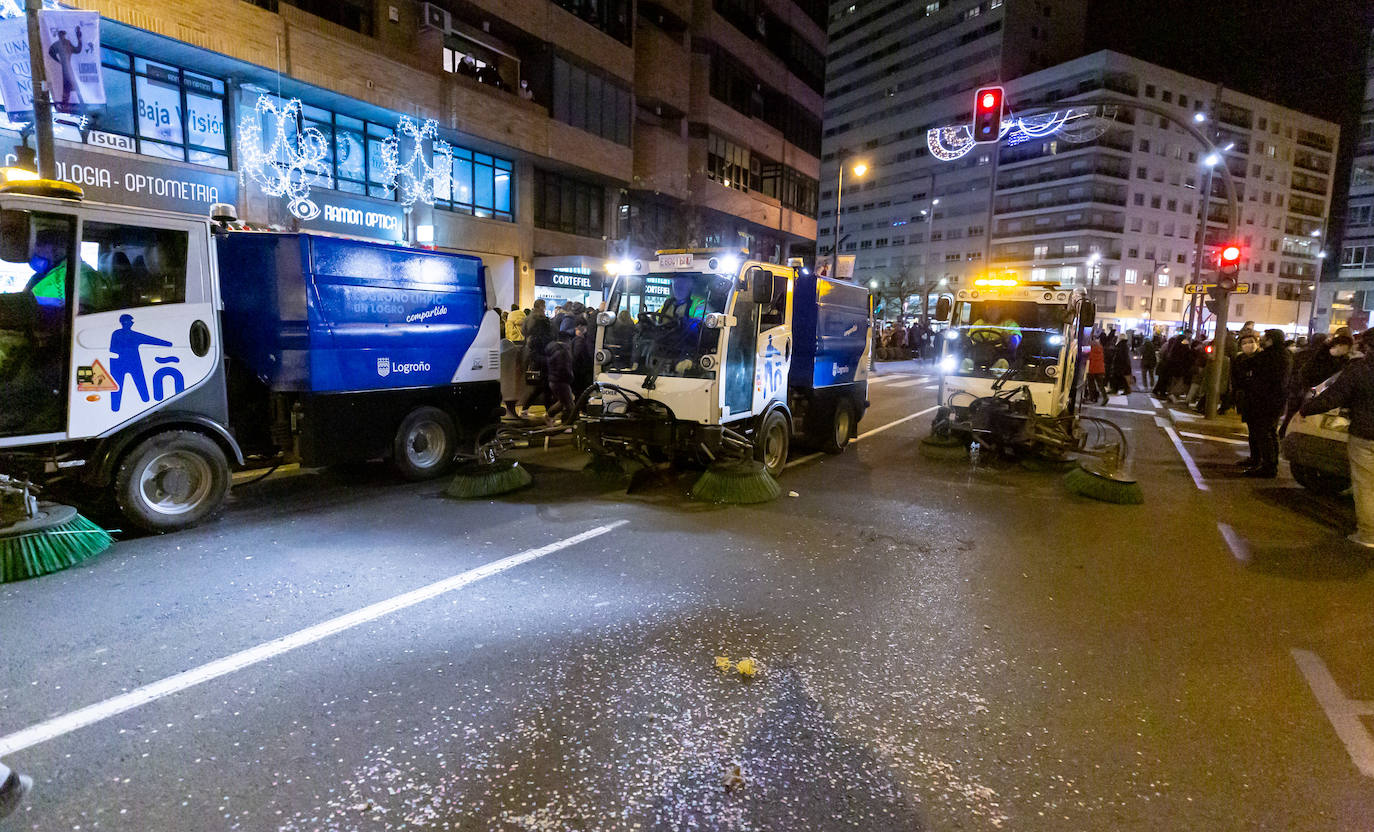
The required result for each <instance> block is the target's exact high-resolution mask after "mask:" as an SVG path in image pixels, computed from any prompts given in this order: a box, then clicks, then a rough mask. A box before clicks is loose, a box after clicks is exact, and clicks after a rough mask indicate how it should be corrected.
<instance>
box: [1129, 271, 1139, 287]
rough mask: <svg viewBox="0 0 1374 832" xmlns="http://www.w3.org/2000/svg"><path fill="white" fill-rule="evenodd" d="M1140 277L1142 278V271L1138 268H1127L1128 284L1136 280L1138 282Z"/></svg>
mask: <svg viewBox="0 0 1374 832" xmlns="http://www.w3.org/2000/svg"><path fill="white" fill-rule="evenodd" d="M1139 279H1140V272H1139V271H1138V270H1136V269H1127V270H1126V282H1127V283H1128V284H1130V283H1135V282H1136V281H1137V280H1139Z"/></svg>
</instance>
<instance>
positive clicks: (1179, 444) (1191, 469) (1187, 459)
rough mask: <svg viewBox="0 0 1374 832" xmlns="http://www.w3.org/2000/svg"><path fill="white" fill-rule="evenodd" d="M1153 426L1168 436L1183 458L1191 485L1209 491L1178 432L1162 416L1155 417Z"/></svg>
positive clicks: (1199, 489)
mask: <svg viewBox="0 0 1374 832" xmlns="http://www.w3.org/2000/svg"><path fill="white" fill-rule="evenodd" d="M1155 424H1157V425H1159V426H1160V427H1161V428H1163V430H1164V432H1165V433H1166V434H1168V435H1169V441H1170V442H1173V443H1174V448H1175V449H1176V450H1177V451H1178V455H1179V456H1181V457H1183V464H1184V465H1186V466H1188V473H1189V474H1191V475H1192V476H1193V485H1196V486H1197V490H1198V491H1210V490H1211V489H1209V488H1208V487H1207V483H1206V482H1204V481H1203V479H1202V472H1201V471H1199V470H1198V469H1197V463H1196V462H1193V458H1192V456H1190V455H1189V454H1188V449H1187V448H1185V447H1183V440H1182V439H1179V438H1178V432H1177V431H1175V430H1174V426H1173V425H1171V424H1170V423H1169V420H1168V419H1165V418H1164V417H1163V416H1156V417H1155Z"/></svg>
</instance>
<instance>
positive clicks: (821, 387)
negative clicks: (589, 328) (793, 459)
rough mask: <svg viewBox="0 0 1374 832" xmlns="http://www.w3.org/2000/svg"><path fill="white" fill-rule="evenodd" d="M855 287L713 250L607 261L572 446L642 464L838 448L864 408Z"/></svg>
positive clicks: (862, 330)
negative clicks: (591, 364) (590, 379)
mask: <svg viewBox="0 0 1374 832" xmlns="http://www.w3.org/2000/svg"><path fill="white" fill-rule="evenodd" d="M870 303H871V302H870V298H869V293H868V290H867V289H865V288H863V287H860V286H855V285H853V284H852V283H845V282H842V281H835V280H829V279H826V278H824V277H819V276H817V275H815V274H812V273H811V272H810V271H809V270H807V269H804V268H801V267H799V266H785V265H779V264H776V263H765V262H761V261H758V260H750V259H747V258H746V257H745V256H742V255H741V254H739V253H735V252H728V251H715V250H670V251H660V252H657V253H656V256H655V257H654V258H652V259H640V260H632V261H626V262H623V263H621V264H619V268H618V269H617V274H616V275H615V277H614V279H613V281H612V283H611V286H610V288H609V290H608V292H607V296H606V303H605V307H604V309H603V310H602V311H601V312H599V313H598V315H597V320H596V324H597V335H596V338H597V340H596V346H597V349H596V356H595V357H596V371H597V375H596V384H594V385H593V386H592V387H591V388H589V390H588V391H587V393H585V394H584V395H583V397H582V398H583V400H582V401H581V402H580V403H579V417H580V418H579V420H578V422H577V429H578V441H579V443H580V444H581V445H582V447H584V448H585V449H586V450H589V451H591V452H592V453H593V454H595V455H601V456H604V455H614V456H618V457H620V458H622V459H623V458H629V459H633V460H635V461H637V462H639V463H641V464H644V465H661V464H671V463H674V462H693V463H696V464H703V465H710V464H712V463H718V462H721V461H724V460H732V459H735V460H747V459H751V458H752V459H754V460H757V461H758V462H761V463H762V465H763V468H764V469H765V470H766V471H767V472H768V473H769V475H771V476H776V475H778V474H780V473H781V472H782V469H783V466H784V465H785V464H786V461H787V455H788V451H789V449H790V448H791V446H792V445H793V444H794V441H796V442H800V443H803V444H806V445H808V446H811V447H815V448H819V449H821V450H825V451H828V452H830V453H839V452H840V451H842V450H843V449H844V447H845V445H847V444H848V442H849V441H850V439H851V438H852V437H853V436H854V433H855V428H856V426H857V425H858V423H859V421H860V419H862V418H863V415H864V412H865V410H866V409H867V406H868V401H867V393H868V367H869V360H868V358H869V349H870V348H871V345H870V340H871V339H870V338H869V337H868V333H869V326H870V323H869V321H870V315H871V310H870Z"/></svg>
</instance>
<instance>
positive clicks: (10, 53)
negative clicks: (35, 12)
mask: <svg viewBox="0 0 1374 832" xmlns="http://www.w3.org/2000/svg"><path fill="white" fill-rule="evenodd" d="M0 98H3V99H4V104H5V112H6V113H7V114H8V115H9V117H10V120H12V121H17V122H27V121H33V73H32V72H31V71H30V68H29V28H28V23H27V22H25V20H24V18H23V17H22V16H20V17H9V18H6V19H4V20H0Z"/></svg>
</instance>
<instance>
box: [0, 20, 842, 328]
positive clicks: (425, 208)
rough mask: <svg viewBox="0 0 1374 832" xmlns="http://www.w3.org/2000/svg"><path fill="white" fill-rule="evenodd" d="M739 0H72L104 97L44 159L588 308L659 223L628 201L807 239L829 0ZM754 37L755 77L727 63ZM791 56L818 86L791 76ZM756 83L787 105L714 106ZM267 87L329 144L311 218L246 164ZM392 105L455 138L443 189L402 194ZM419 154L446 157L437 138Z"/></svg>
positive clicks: (126, 196)
mask: <svg viewBox="0 0 1374 832" xmlns="http://www.w3.org/2000/svg"><path fill="white" fill-rule="evenodd" d="M734 2H735V4H736V5H738V6H739V8H736V6H735V5H730V6H727V3H726V2H725V0H716V2H714V3H712V2H710V0H658V2H655V3H652V4H651V3H648V2H645V3H638V4H637V3H636V2H635V0H515V2H495V0H436V2H419V0H217V1H216V2H211V0H168V1H167V2H157V3H153V2H147V1H146V0H78V1H77V2H75V3H73V4H72V5H74V6H76V7H79V8H84V9H90V10H94V11H98V12H100V13H101V14H102V17H103V20H102V47H103V54H102V56H101V58H102V61H101V62H102V65H103V66H102V71H103V73H104V78H105V86H106V94H107V99H108V104H107V105H106V106H105V107H103V108H100V109H98V110H95V111H93V112H91V113H88V114H87V115H86V117H85V118H84V119H82V118H75V117H70V116H59V117H58V122H57V135H58V145H59V146H58V152H57V155H58V158H59V161H60V162H62V163H63V171H64V173H66V174H68V176H69V178H76V179H78V180H80V184H83V185H85V186H86V188H87V191H88V194H89V196H90V198H93V199H102V200H112V201H118V202H125V203H132V204H143V205H146V206H147V207H153V208H162V209H168V210H177V211H185V212H189V213H202V214H203V213H204V211H205V210H208V208H209V204H210V202H212V201H226V202H231V203H235V204H236V205H237V207H238V209H239V214H240V217H241V218H243V219H245V220H247V221H249V222H250V223H253V224H257V225H265V226H270V227H278V228H300V229H305V230H316V231H324V232H329V233H341V234H347V235H350V236H359V237H367V238H373V239H380V240H386V241H390V242H398V243H409V244H420V245H429V246H434V247H436V248H441V249H446V250H454V251H461V252H466V253H470V254H476V255H478V256H480V257H482V258H483V260H484V262H485V263H486V264H487V268H488V273H489V275H490V277H491V279H492V280H491V282H492V284H493V287H494V290H495V292H494V298H493V301H494V302H496V303H499V304H501V305H502V306H504V305H507V304H509V303H512V302H519V303H522V304H524V305H528V304H529V303H530V302H531V301H532V300H533V298H535V297H546V298H548V299H549V300H551V301H553V302H554V303H561V302H563V301H566V300H583V301H590V302H595V301H596V300H598V299H599V297H600V290H601V286H602V283H603V281H604V278H605V271H604V264H605V262H606V259H607V258H608V257H615V256H620V255H621V254H624V253H627V252H631V251H636V250H644V249H646V248H652V247H654V246H655V245H656V244H658V243H660V242H663V241H665V240H666V239H667V237H668V236H669V233H668V232H665V233H663V234H660V235H659V237H660V238H661V239H650V238H649V236H650V235H648V234H646V233H643V223H638V222H637V221H636V220H637V218H638V217H640V216H641V212H640V211H639V210H638V209H637V208H636V206H641V205H646V204H647V205H652V206H653V208H654V216H655V217H656V218H657V219H658V220H659V221H660V222H661V224H662V225H663V226H664V227H665V228H667V229H668V230H669V231H675V232H680V227H679V226H680V225H681V223H680V222H678V221H677V218H679V217H681V216H686V215H689V214H691V215H692V216H695V217H697V218H699V221H698V222H697V224H696V225H694V226H693V227H692V229H691V230H692V232H693V234H694V235H695V236H694V237H693V238H692V239H691V240H683V242H698V243H700V244H707V242H709V241H710V240H708V239H707V238H710V239H714V240H720V241H729V242H734V241H746V242H754V243H755V244H756V246H757V247H758V248H763V249H767V250H766V251H764V252H763V253H764V254H765V255H769V254H771V255H774V256H782V253H783V252H785V251H788V250H790V249H792V248H794V247H795V248H797V249H799V250H802V251H804V250H806V248H807V246H810V245H813V241H814V238H815V220H814V215H815V207H814V202H815V182H816V178H815V177H816V174H817V172H818V167H819V158H818V157H819V131H820V128H819V115H820V94H819V92H816V91H815V90H814V89H812V87H813V86H818V85H819V83H820V81H819V80H818V79H819V73H820V69H819V66H820V62H822V61H823V55H824V45H825V41H824V31H823V29H822V28H821V25H820V24H819V23H817V22H816V19H817V18H819V19H820V20H823V19H824V17H823V14H824V13H823V10H820V9H816V10H813V13H812V14H810V15H808V14H807V13H806V12H805V10H804V6H802V5H798V4H797V3H793V2H790V0H760V2H758V3H753V2H744V0H734ZM740 4H742V5H740ZM740 9H742V11H741V10H740ZM746 21H747V22H748V24H749V25H748V27H747V28H749V29H750V31H749V32H744V31H742V30H741V29H740V27H741V26H743V25H744V24H745V23H746ZM808 26H809V28H808ZM803 46H806V47H808V48H809V49H810V52H808V51H807V50H806V49H803ZM756 53H757V54H761V55H763V56H765V57H766V60H765V59H764V58H760V59H758V60H753V61H751V63H750V66H754V65H758V66H763V67H767V68H769V69H771V70H772V71H773V74H772V75H770V76H769V77H768V78H767V79H766V80H767V84H764V83H763V79H760V78H757V77H755V76H752V75H751V76H747V77H744V78H743V80H740V79H739V78H738V77H737V75H738V73H737V72H736V73H734V74H732V73H731V71H730V70H731V68H732V66H733V64H732V63H731V62H732V61H740V62H742V61H746V60H750V59H751V58H752V56H754V55H755V54H756ZM803 65H809V66H810V67H811V70H810V72H811V73H812V74H813V75H815V76H816V78H817V80H814V81H813V82H812V84H811V85H808V84H807V78H806V73H805V72H804V71H803V70H801V69H798V70H797V71H796V72H792V71H786V72H783V71H782V69H783V68H784V67H792V66H797V67H801V66H803ZM798 73H800V74H798ZM756 74H757V72H756ZM750 84H752V88H753V89H754V90H755V91H766V92H767V95H768V103H769V104H770V105H779V103H780V102H781V103H782V104H783V105H787V104H789V103H790V104H791V105H792V106H791V107H790V109H789V107H788V106H781V107H778V106H771V107H770V108H768V109H767V110H766V111H765V110H764V108H763V107H761V106H759V107H755V106H754V105H755V104H756V103H757V101H756V100H755V99H754V98H752V97H750V96H749V95H745V96H743V99H742V103H741V100H733V101H728V100H726V99H728V98H729V97H730V95H731V94H732V93H736V92H737V88H738V87H742V86H745V85H750ZM808 93H809V97H808ZM760 94H763V93H762V92H760ZM260 100H265V101H267V102H268V103H269V104H271V105H273V106H276V107H278V108H285V107H288V106H293V105H292V104H291V102H293V101H299V102H300V105H299V106H300V109H299V113H298V115H295V116H293V118H294V119H295V121H296V122H297V125H298V126H299V128H300V129H310V130H315V131H318V132H319V134H320V135H321V136H322V138H323V141H324V144H325V146H326V147H327V151H326V153H325V158H324V159H323V162H322V164H323V168H324V171H325V172H324V174H323V175H322V176H320V177H317V178H316V179H315V181H314V183H313V185H312V188H311V199H312V201H314V202H315V203H316V204H317V205H318V206H319V208H320V211H319V213H318V215H317V216H314V217H311V218H309V219H302V218H300V217H298V216H295V215H293V213H292V212H291V211H289V210H288V200H287V199H286V198H284V197H280V196H272V195H269V194H267V193H265V192H264V190H263V188H262V187H260V184H259V183H257V182H255V181H254V179H253V177H251V176H248V175H246V166H247V165H248V164H249V163H251V162H253V161H254V154H255V153H258V152H259V151H260V150H261V149H262V148H255V147H252V146H250V145H251V143H250V142H247V141H245V137H244V135H243V126H244V124H245V123H246V122H249V121H252V120H254V119H257V118H259V116H260V115H261V113H259V112H258V110H257V107H258V102H259V101H260ZM736 105H738V106H736ZM739 106H743V107H744V108H745V109H746V110H748V112H741V111H740V110H739V108H738V107H739ZM779 111H781V112H783V113H786V114H787V118H785V119H784V118H782V117H775V116H774V115H773V114H774V113H776V112H779ZM805 113H810V114H811V118H810V119H809V120H808V119H807V118H806V117H804V114H805ZM403 118H409V119H411V120H412V121H413V122H415V123H423V122H424V121H425V120H428V119H433V120H434V121H435V122H436V123H437V126H438V132H437V138H439V139H442V140H443V141H445V142H447V143H448V144H449V145H451V147H452V158H451V161H445V162H444V163H445V164H451V165H452V170H451V182H452V185H451V187H450V188H448V189H445V190H443V191H442V192H441V193H436V194H434V195H433V204H429V202H428V201H427V200H426V201H420V202H416V203H414V204H413V205H405V204H403V203H402V202H401V201H400V198H399V197H398V194H397V192H396V190H395V189H389V188H388V187H386V184H385V182H384V181H383V177H382V175H381V171H382V170H383V168H385V166H386V159H385V154H386V150H385V147H386V142H387V139H388V137H391V136H393V134H398V129H399V127H400V125H401V123H402V119H403ZM262 123H263V124H267V122H262ZM20 127H21V125H18V124H11V123H9V122H8V120H3V121H0V134H3V135H0V143H4V144H7V145H19V144H21V143H22V137H21V135H20V132H19V131H20ZM293 129H294V128H293ZM807 131H811V133H813V134H814V136H815V138H814V141H812V140H810V139H809V138H808V133H807ZM402 140H404V137H402ZM727 142H728V144H724V143H727ZM713 148H716V149H719V151H720V152H713ZM739 148H747V149H749V150H750V151H752V152H754V154H755V155H753V156H750V157H748V158H746V159H745V160H744V170H745V172H746V174H748V176H746V178H745V183H744V184H745V187H746V188H747V190H746V189H744V188H741V187H740V186H739V184H738V183H737V182H736V181H734V177H733V176H730V177H729V178H730V179H731V181H730V183H729V184H725V181H724V180H725V179H726V178H727V173H726V172H727V171H729V172H731V173H732V172H733V169H731V168H726V167H725V166H724V163H723V162H722V161H716V160H719V159H723V158H724V157H727V156H728V157H729V161H730V162H732V163H738V161H739V150H738V149H739ZM808 149H809V151H810V152H807V151H808ZM12 155H15V154H12ZM422 155H423V156H424V159H425V161H426V162H427V163H436V164H437V163H438V162H437V161H436V160H437V159H439V158H440V157H437V156H433V155H432V142H431V143H425V144H424V145H423V148H422ZM755 159H756V160H757V161H755ZM713 172H714V174H715V175H714V176H712V173H713ZM750 177H753V178H750ZM808 187H809V190H808ZM689 209H696V210H695V211H692V210H689ZM679 236H683V235H682V234H681V233H679Z"/></svg>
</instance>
